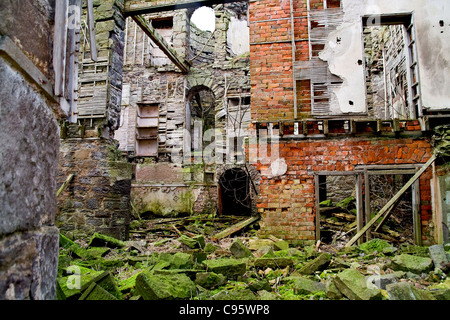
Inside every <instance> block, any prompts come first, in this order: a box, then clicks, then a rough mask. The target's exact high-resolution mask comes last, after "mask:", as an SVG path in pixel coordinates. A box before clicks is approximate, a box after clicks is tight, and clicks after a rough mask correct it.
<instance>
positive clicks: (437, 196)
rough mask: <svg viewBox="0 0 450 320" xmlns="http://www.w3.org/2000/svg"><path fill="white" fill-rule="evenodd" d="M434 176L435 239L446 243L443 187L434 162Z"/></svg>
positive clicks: (432, 196) (432, 189)
mask: <svg viewBox="0 0 450 320" xmlns="http://www.w3.org/2000/svg"><path fill="white" fill-rule="evenodd" d="M432 170H433V178H432V180H431V187H432V188H431V202H432V208H433V216H434V219H433V221H434V224H435V231H434V241H435V242H436V243H437V244H443V243H444V231H443V227H442V223H443V219H442V199H441V188H440V184H439V179H438V176H437V174H436V165H435V164H434V163H433V165H432Z"/></svg>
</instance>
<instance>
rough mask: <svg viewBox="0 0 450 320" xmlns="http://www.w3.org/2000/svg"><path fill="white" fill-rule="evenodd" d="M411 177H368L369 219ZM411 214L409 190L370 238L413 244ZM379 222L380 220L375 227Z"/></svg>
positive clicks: (410, 190)
mask: <svg viewBox="0 0 450 320" xmlns="http://www.w3.org/2000/svg"><path fill="white" fill-rule="evenodd" d="M411 177H412V175H371V176H370V177H369V181H370V218H371V219H372V218H373V217H374V216H375V215H376V214H377V213H378V212H379V211H380V210H381V208H383V207H384V206H385V205H386V204H387V203H388V201H389V200H391V199H392V198H393V197H394V196H395V194H396V193H397V192H398V191H399V190H400V189H401V188H402V187H403V186H404V185H405V184H406V183H407V182H408V180H409V179H411ZM413 214H414V213H413V203H412V189H411V188H409V189H408V190H407V191H406V192H405V193H404V194H403V196H402V197H401V198H400V199H399V201H398V202H397V204H396V205H395V206H394V208H393V209H392V211H391V213H390V215H389V218H388V219H387V220H386V222H385V223H384V224H383V226H382V227H381V228H380V229H379V230H378V231H377V232H375V231H374V230H373V229H372V232H371V234H372V237H373V238H381V239H385V240H388V241H391V242H394V243H409V244H415V236H414V232H415V230H414V221H413ZM380 222H381V218H380V221H377V223H375V225H378V224H379V223H380Z"/></svg>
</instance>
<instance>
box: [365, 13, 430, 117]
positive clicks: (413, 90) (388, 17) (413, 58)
mask: <svg viewBox="0 0 450 320" xmlns="http://www.w3.org/2000/svg"><path fill="white" fill-rule="evenodd" d="M373 21H375V23H376V25H377V26H389V25H401V26H402V29H403V39H404V50H405V53H406V65H407V67H406V72H407V75H406V76H407V89H408V107H409V108H408V109H409V110H408V114H407V115H406V116H407V118H408V119H418V118H420V117H422V116H423V107H422V99H421V88H420V70H419V63H418V52H417V46H416V30H415V20H414V12H407V13H398V14H380V15H370V16H363V17H362V28H363V29H364V27H370V26H371V24H372V22H373ZM363 42H364V40H363ZM364 50H365V45H363V56H364ZM385 67H386V66H385V65H384V63H383V68H385ZM364 68H365V69H366V66H364ZM385 85H386V78H385ZM386 94H387V93H386ZM390 108H392V105H391V106H390ZM391 115H393V117H392V119H398V118H399V117H398V116H399V115H398V113H397V112H391ZM385 118H386V119H384V120H389V119H387V117H385Z"/></svg>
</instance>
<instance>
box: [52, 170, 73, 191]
mask: <svg viewBox="0 0 450 320" xmlns="http://www.w3.org/2000/svg"><path fill="white" fill-rule="evenodd" d="M74 176H75V175H74V174H73V173H72V174H70V175H69V176H68V177H67V179H66V181H64V183H63V184H62V186H61V187H60V188H59V190H58V192H57V193H56V197H59V196H60V195H61V193H62V192H63V191H64V190H65V189H66V188H67V186H68V185H69V183H70V182H71V181H72V179H73V177H74Z"/></svg>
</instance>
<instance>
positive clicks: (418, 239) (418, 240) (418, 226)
mask: <svg viewBox="0 0 450 320" xmlns="http://www.w3.org/2000/svg"><path fill="white" fill-rule="evenodd" d="M355 169H356V170H355V171H317V172H312V173H311V174H312V175H314V197H315V229H316V241H319V240H320V239H321V238H320V205H319V204H320V199H321V197H320V195H321V194H322V193H323V190H322V188H321V187H320V184H321V181H322V182H323V180H322V179H323V177H324V176H325V177H326V176H348V175H353V176H356V221H357V224H356V225H357V233H359V232H360V230H361V229H363V228H364V226H365V224H367V223H368V222H369V221H370V220H371V217H370V214H371V209H370V183H369V176H370V175H405V174H406V175H411V174H415V173H417V171H418V170H419V166H416V165H359V166H357V167H356V168H355ZM363 190H364V193H363ZM411 194H412V210H413V211H412V219H413V234H414V243H415V244H416V245H419V246H420V245H422V222H421V216H420V210H421V206H420V201H421V200H420V179H417V180H416V181H415V182H414V183H413V184H412V186H411ZM364 236H365V238H366V240H367V241H368V240H370V238H371V234H370V228H369V230H367V232H365V234H364V235H363V236H361V237H360V238H359V239H358V244H362V243H363V242H364Z"/></svg>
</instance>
